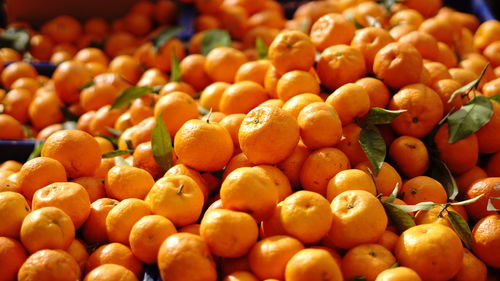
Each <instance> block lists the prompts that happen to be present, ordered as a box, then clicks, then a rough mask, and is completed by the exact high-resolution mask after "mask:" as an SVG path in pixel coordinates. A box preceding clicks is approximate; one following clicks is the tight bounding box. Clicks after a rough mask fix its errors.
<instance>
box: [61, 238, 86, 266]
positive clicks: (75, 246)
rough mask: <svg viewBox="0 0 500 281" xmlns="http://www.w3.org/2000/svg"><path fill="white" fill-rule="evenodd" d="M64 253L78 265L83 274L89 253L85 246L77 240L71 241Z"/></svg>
mask: <svg viewBox="0 0 500 281" xmlns="http://www.w3.org/2000/svg"><path fill="white" fill-rule="evenodd" d="M66 252H67V253H68V254H70V255H71V256H72V257H73V258H74V259H75V261H76V262H77V263H78V266H79V267H80V270H81V271H82V272H83V271H84V270H85V263H86V262H87V259H88V258H89V253H88V252H87V245H85V244H84V243H83V242H82V241H81V240H79V239H73V241H72V242H71V244H70V245H69V247H68V248H67V249H66Z"/></svg>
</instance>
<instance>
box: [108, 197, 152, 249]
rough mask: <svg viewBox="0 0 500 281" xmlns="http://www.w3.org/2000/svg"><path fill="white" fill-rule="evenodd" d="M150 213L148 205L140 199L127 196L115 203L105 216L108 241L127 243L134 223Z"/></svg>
mask: <svg viewBox="0 0 500 281" xmlns="http://www.w3.org/2000/svg"><path fill="white" fill-rule="evenodd" d="M150 214H151V209H150V207H149V205H148V204H146V202H144V201H142V200H140V199H136V198H128V199H124V200H123V201H121V202H120V203H118V204H116V206H114V207H113V208H112V209H111V210H110V211H109V212H108V214H107V216H106V233H107V234H108V238H109V241H112V242H119V243H123V244H125V245H128V243H129V236H130V231H131V230H132V227H133V226H134V224H135V223H136V222H137V221H138V220H140V219H141V218H142V217H144V216H147V215H150Z"/></svg>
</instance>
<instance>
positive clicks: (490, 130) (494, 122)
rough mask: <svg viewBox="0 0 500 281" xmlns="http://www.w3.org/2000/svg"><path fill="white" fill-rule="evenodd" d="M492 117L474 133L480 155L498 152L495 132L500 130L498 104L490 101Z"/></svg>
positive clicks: (499, 106) (499, 104) (497, 138)
mask: <svg viewBox="0 0 500 281" xmlns="http://www.w3.org/2000/svg"><path fill="white" fill-rule="evenodd" d="M491 105H492V106H493V115H492V116H491V119H490V121H489V122H488V123H487V124H486V125H484V126H483V127H482V128H481V129H479V131H477V132H476V133H475V135H476V136H477V144H478V147H479V152H480V153H496V152H499V151H500V147H499V146H498V142H499V141H500V137H499V136H498V134H496V133H495V132H498V129H499V128H500V103H499V102H496V101H491Z"/></svg>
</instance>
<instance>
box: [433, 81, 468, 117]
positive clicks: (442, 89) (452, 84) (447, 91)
mask: <svg viewBox="0 0 500 281" xmlns="http://www.w3.org/2000/svg"><path fill="white" fill-rule="evenodd" d="M461 86H462V85H460V83H459V82H457V81H455V80H453V79H442V80H439V81H437V82H435V83H434V84H433V85H432V89H433V90H434V91H435V92H436V94H438V95H439V97H440V98H441V102H442V103H443V109H444V112H450V111H451V110H452V109H453V110H454V111H455V110H457V109H459V108H460V107H461V106H462V98H461V97H460V96H457V97H455V98H454V99H453V100H452V101H451V102H450V103H449V102H448V100H449V99H450V97H451V95H452V94H453V92H455V91H456V90H458V89H459V88H460V87H461Z"/></svg>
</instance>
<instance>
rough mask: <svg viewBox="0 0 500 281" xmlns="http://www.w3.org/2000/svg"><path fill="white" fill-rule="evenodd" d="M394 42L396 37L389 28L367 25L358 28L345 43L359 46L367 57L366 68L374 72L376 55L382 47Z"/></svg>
mask: <svg viewBox="0 0 500 281" xmlns="http://www.w3.org/2000/svg"><path fill="white" fill-rule="evenodd" d="M392 42H394V38H392V37H391V35H390V33H389V32H388V31H387V30H385V29H383V28H379V27H366V28H363V29H359V30H357V31H356V34H355V35H354V38H352V41H348V42H345V43H344V44H349V43H350V44H351V46H353V47H356V48H358V49H359V50H360V51H361V53H362V54H363V57H364V58H365V63H366V70H367V71H368V72H372V71H373V61H374V60H375V55H377V52H378V51H379V50H380V49H382V48H383V47H385V46H386V45H387V44H389V43H392Z"/></svg>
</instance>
